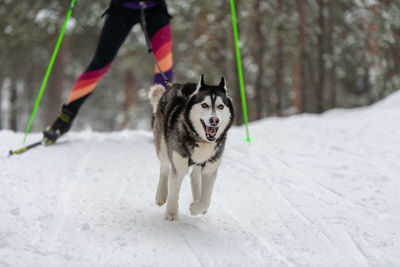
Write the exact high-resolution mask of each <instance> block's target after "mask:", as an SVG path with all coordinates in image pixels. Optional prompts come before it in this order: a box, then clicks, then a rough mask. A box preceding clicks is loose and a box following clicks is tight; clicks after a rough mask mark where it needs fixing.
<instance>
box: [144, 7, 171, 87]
mask: <svg viewBox="0 0 400 267" xmlns="http://www.w3.org/2000/svg"><path fill="white" fill-rule="evenodd" d="M169 20H170V18H169V16H168V14H167V13H166V12H165V10H164V9H163V8H162V7H161V6H158V7H155V8H150V9H148V10H146V24H147V33H148V35H149V39H150V43H151V47H152V49H153V51H154V56H155V58H156V60H157V62H158V64H159V65H160V67H161V69H162V71H163V72H164V73H165V75H166V76H167V78H168V80H170V81H171V82H172V80H173V61H172V51H171V48H172V38H171V28H170V24H169ZM154 74H155V77H154V83H159V84H162V85H164V87H165V88H168V87H167V85H166V84H165V82H164V79H163V77H162V75H161V73H160V71H159V70H158V68H157V66H154Z"/></svg>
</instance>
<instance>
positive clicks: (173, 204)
mask: <svg viewBox="0 0 400 267" xmlns="http://www.w3.org/2000/svg"><path fill="white" fill-rule="evenodd" d="M171 165H172V166H171V174H170V177H169V180H168V198H167V208H166V210H165V219H167V220H168V221H176V220H178V209H179V205H178V200H179V192H180V190H181V184H182V180H183V177H185V175H186V174H187V171H188V159H187V158H183V157H181V156H180V155H179V154H178V153H176V152H173V153H172V164H171Z"/></svg>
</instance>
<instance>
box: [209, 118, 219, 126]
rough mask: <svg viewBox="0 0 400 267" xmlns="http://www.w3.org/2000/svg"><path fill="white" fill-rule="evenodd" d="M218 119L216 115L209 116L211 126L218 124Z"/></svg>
mask: <svg viewBox="0 0 400 267" xmlns="http://www.w3.org/2000/svg"><path fill="white" fill-rule="evenodd" d="M218 123H219V119H218V118H217V117H211V118H210V124H211V126H218Z"/></svg>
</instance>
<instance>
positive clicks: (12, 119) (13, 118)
mask: <svg viewBox="0 0 400 267" xmlns="http://www.w3.org/2000/svg"><path fill="white" fill-rule="evenodd" d="M17 97H18V96H17V84H16V83H15V82H14V83H11V85H10V113H9V114H10V115H9V127H10V129H11V130H13V131H15V132H16V131H17V130H18V129H17V128H18V125H17V122H18V119H17V117H18V115H17V113H18V107H17V104H18V103H17Z"/></svg>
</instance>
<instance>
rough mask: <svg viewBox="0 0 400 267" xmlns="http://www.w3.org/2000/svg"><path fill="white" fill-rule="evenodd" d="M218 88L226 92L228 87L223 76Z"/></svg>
mask: <svg viewBox="0 0 400 267" xmlns="http://www.w3.org/2000/svg"><path fill="white" fill-rule="evenodd" d="M218 87H219V88H221V89H224V90H225V92H226V93H228V88H227V87H226V82H225V79H224V77H222V78H221V81H220V83H219V85H218Z"/></svg>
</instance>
